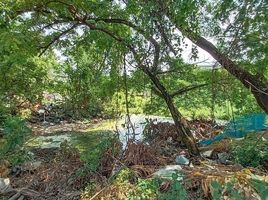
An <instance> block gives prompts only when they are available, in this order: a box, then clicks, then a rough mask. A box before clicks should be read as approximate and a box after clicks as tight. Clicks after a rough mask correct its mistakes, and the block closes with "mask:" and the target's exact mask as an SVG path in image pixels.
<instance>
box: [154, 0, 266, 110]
mask: <svg viewBox="0 0 268 200" xmlns="http://www.w3.org/2000/svg"><path fill="white" fill-rule="evenodd" d="M157 3H158V4H159V5H160V8H166V7H167V6H166V5H164V4H165V3H164V4H163V1H157ZM162 11H164V12H165V13H163V14H165V15H166V16H167V17H168V18H169V19H170V20H171V21H172V22H173V23H174V25H175V26H176V28H177V29H179V30H180V31H181V32H182V34H183V35H184V36H185V37H187V38H188V39H190V40H191V41H192V42H193V43H194V44H196V45H197V46H199V47H200V48H202V49H204V50H205V51H206V52H208V53H209V54H210V55H211V56H212V57H213V58H214V59H215V60H217V61H218V62H219V63H220V64H221V65H222V67H223V68H224V69H226V70H227V71H228V72H229V73H230V74H232V75H233V76H234V77H235V78H236V79H238V80H239V81H240V82H241V83H242V84H243V85H244V86H245V87H246V88H248V89H249V90H250V91H251V93H252V94H253V95H254V97H255V99H256V101H257V103H258V105H259V106H260V107H261V109H262V110H263V111H264V112H266V113H267V114H268V84H267V83H263V82H262V81H261V80H260V78H259V77H258V76H255V75H253V74H251V73H250V72H248V71H246V70H245V69H243V68H242V67H240V66H239V65H237V64H235V63H234V62H233V61H232V60H231V59H230V58H228V57H227V55H224V54H223V53H221V52H220V51H219V50H218V49H217V48H216V47H215V46H214V45H213V44H212V43H211V42H209V41H208V40H206V39H205V38H203V37H201V36H198V35H196V34H194V33H193V31H192V30H191V29H189V28H188V27H186V28H182V27H180V24H178V23H177V22H176V21H175V20H174V19H173V17H172V13H170V12H169V10H168V9H163V10H162Z"/></svg>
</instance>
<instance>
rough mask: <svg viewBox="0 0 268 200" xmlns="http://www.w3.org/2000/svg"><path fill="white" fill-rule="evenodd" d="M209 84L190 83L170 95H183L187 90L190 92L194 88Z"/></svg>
mask: <svg viewBox="0 0 268 200" xmlns="http://www.w3.org/2000/svg"><path fill="white" fill-rule="evenodd" d="M207 85H209V84H208V83H203V84H200V85H189V86H186V87H184V88H181V89H179V90H177V91H175V92H173V93H172V94H170V96H171V97H172V98H174V97H175V96H177V95H182V94H184V93H186V92H189V91H191V90H194V89H197V88H201V87H204V86H207Z"/></svg>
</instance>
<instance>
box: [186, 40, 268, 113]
mask: <svg viewBox="0 0 268 200" xmlns="http://www.w3.org/2000/svg"><path fill="white" fill-rule="evenodd" d="M189 38H190V37H189ZM190 39H191V38H190ZM191 41H192V42H193V43H195V44H196V45H197V46H199V47H200V48H202V49H204V50H205V51H207V52H208V53H209V54H210V55H211V56H212V57H213V58H214V59H215V60H217V61H218V62H219V63H220V64H221V65H222V67H223V68H224V69H226V70H227V71H228V72H229V73H230V74H232V75H233V76H234V77H235V78H237V79H238V80H239V81H240V82H241V83H242V84H243V85H244V86H245V87H246V88H248V89H249V90H250V91H251V93H252V94H253V95H254V97H255V99H256V101H257V103H258V105H259V106H260V107H261V108H262V109H263V110H264V111H265V112H266V113H267V114H268V84H265V83H263V82H262V81H261V80H260V78H259V77H257V76H254V75H253V74H251V73H249V72H248V71H246V70H244V69H243V68H242V67H240V66H239V65H237V64H235V63H234V62H233V61H232V60H231V59H229V58H228V57H227V56H226V55H224V54H222V53H220V52H219V50H218V49H217V48H216V47H215V46H214V45H213V44H212V43H211V42H209V41H208V40H206V39H205V38H203V37H198V38H197V39H195V40H194V39H191Z"/></svg>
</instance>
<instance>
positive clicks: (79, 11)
mask: <svg viewBox="0 0 268 200" xmlns="http://www.w3.org/2000/svg"><path fill="white" fill-rule="evenodd" d="M248 2H249V1H246V3H245V6H242V7H239V6H237V5H233V4H230V5H227V6H225V7H224V9H225V10H228V9H229V8H230V9H231V8H235V9H236V10H238V11H241V10H242V11H243V9H244V7H247V6H248V5H249V6H250V5H251V4H252V3H254V2H255V1H254V2H249V4H248ZM256 2H258V3H259V4H260V5H261V7H262V6H263V4H264V7H263V8H262V12H264V11H265V9H266V8H265V5H266V4H265V3H264V2H263V1H260V2H259V1H256ZM256 2H255V3H256ZM217 3H218V4H219V5H221V4H223V3H222V2H221V1H217ZM218 4H217V5H218ZM203 7H205V8H208V9H203ZM4 8H5V11H4V12H2V16H5V17H6V18H7V20H6V21H9V22H10V20H9V19H12V20H11V21H14V19H15V20H18V17H19V19H20V20H21V21H23V22H24V23H27V25H28V26H29V27H30V28H29V29H28V31H29V32H30V33H31V34H35V35H36V34H37V35H40V38H43V40H41V42H40V43H41V48H40V51H41V55H43V54H44V53H45V52H46V51H47V50H48V49H49V48H50V47H51V46H58V47H60V48H61V49H68V48H70V47H71V46H72V45H76V43H75V38H78V37H80V36H79V31H80V32H82V36H81V37H82V38H94V39H93V40H92V43H94V45H95V44H96V45H97V46H106V47H107V48H110V47H111V43H112V42H111V41H113V42H116V43H117V44H118V45H119V46H118V48H117V51H120V52H121V53H122V55H125V54H126V55H127V60H128V62H129V63H131V64H133V65H135V66H136V67H137V68H139V69H140V70H142V71H143V72H144V73H145V74H146V75H147V77H148V78H149V79H150V80H151V82H152V84H153V86H154V91H155V92H156V93H157V94H158V95H159V96H160V97H162V98H163V99H164V100H165V102H166V104H167V106H168V108H169V111H170V113H171V115H172V117H173V119H174V122H175V125H176V128H177V132H178V134H180V135H181V138H182V140H183V142H184V143H185V144H186V146H187V147H188V149H189V151H190V152H191V153H192V154H196V155H198V154H199V152H198V149H197V147H196V144H195V142H194V138H193V136H192V133H191V131H190V129H189V126H188V125H187V122H186V121H185V120H184V118H183V116H182V115H181V113H180V112H179V111H178V109H177V108H176V106H175V104H174V102H173V97H174V96H175V95H177V94H180V93H181V92H183V91H188V90H191V89H195V88H197V87H199V86H196V85H193V86H188V87H187V88H179V90H178V91H169V90H168V89H167V87H166V86H165V85H164V84H163V82H161V80H160V79H159V74H161V73H163V72H164V71H165V70H169V69H170V68H171V62H170V61H171V60H176V59H178V58H180V55H181V53H182V51H183V48H182V46H183V45H187V44H186V43H185V37H187V38H189V39H190V40H191V41H192V42H193V43H194V44H196V45H197V46H200V47H201V48H203V49H205V50H206V51H208V52H209V53H210V54H211V55H212V56H213V57H214V58H215V59H216V60H217V61H218V62H219V63H220V64H221V65H222V66H223V67H224V68H225V69H226V70H227V71H228V72H229V73H231V74H232V75H234V76H235V77H236V78H237V79H238V80H240V81H241V83H242V84H243V85H244V86H245V87H247V88H251V92H252V93H253V95H254V96H255V98H256V100H257V102H258V104H259V105H260V107H261V108H262V109H263V110H264V111H266V112H267V107H268V105H267V102H268V101H267V98H268V97H267V90H268V88H267V85H266V84H265V82H264V79H265V77H263V80H260V79H258V78H257V76H256V75H253V74H252V73H251V72H250V71H248V70H246V69H244V68H242V67H240V65H238V64H235V62H234V61H233V60H231V59H230V58H229V57H228V56H227V54H226V53H222V52H221V51H220V50H219V49H218V48H216V47H215V46H214V45H213V44H212V43H210V42H209V41H208V40H206V39H205V38H203V37H201V33H202V31H203V32H205V31H206V32H209V30H210V29H212V31H211V33H210V34H215V35H214V36H215V37H217V36H218V35H217V34H216V31H215V30H217V29H221V25H222V21H221V19H222V18H221V16H220V15H219V14H218V13H219V12H221V11H224V9H223V8H220V11H218V13H217V12H216V11H217V9H219V8H218V7H213V6H211V5H210V2H209V1H197V0H196V1H186V0H185V1H184V0H182V1H176V0H174V1H172V0H169V1H158V0H151V1H134V0H133V1H132V0H129V1H122V2H121V1H105V0H103V1H79V0H76V1H61V0H55V1H27V2H26V3H25V2H20V1H19V2H17V3H16V4H14V3H11V1H10V2H9V1H7V3H6V4H4ZM8 8H9V9H8ZM209 9H210V10H212V11H209ZM202 11H204V13H205V15H206V14H211V13H212V15H213V16H215V17H216V20H211V22H212V25H211V24H208V23H205V22H206V21H208V20H207V19H206V16H205V15H203V14H202ZM242 11H241V12H242ZM209 12H210V13H209ZM242 13H243V12H242ZM264 13H265V12H264ZM25 14H28V15H30V17H25ZM248 15H249V14H248ZM239 19H240V18H239ZM217 20H218V21H217ZM264 20H265V18H262V19H261V21H262V23H264ZM240 21H241V23H242V22H243V20H241V19H240ZM7 23H8V22H7ZM203 24H204V27H203V26H202V25H203ZM264 24H265V23H264ZM214 29H215V30H214ZM218 32H219V31H218ZM96 35H97V37H96ZM219 44H220V43H219ZM224 47H225V48H227V47H228V45H225V46H224V43H222V49H224ZM111 48H112V47H111ZM196 53H197V52H196V47H195V46H193V57H196ZM234 58H235V56H234ZM265 58H266V57H265ZM111 59H114V58H111ZM264 64H267V63H264ZM203 85H205V84H201V86H203ZM201 86H200V87H201Z"/></svg>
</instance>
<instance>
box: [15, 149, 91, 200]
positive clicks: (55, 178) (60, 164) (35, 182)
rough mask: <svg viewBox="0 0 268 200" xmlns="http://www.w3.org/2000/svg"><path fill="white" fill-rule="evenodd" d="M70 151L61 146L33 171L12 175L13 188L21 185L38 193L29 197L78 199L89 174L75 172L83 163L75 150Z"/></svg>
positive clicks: (40, 199) (41, 199)
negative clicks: (54, 154) (80, 174)
mask: <svg viewBox="0 0 268 200" xmlns="http://www.w3.org/2000/svg"><path fill="white" fill-rule="evenodd" d="M46 151H47V150H46ZM70 152H71V150H70V149H69V150H66V149H63V148H61V149H60V150H59V152H58V153H57V155H56V157H54V158H53V157H52V158H50V160H49V161H47V162H44V163H43V164H42V165H41V166H40V167H39V168H38V169H36V170H35V171H34V172H33V171H31V172H28V173H27V172H24V173H20V174H18V175H17V176H15V177H12V178H11V183H12V186H13V188H21V187H22V186H23V187H27V188H29V189H31V190H34V191H36V192H38V193H39V194H40V196H38V198H30V199H38V200H43V199H51V200H54V199H55V200H56V199H57V200H58V199H62V200H63V199H66V200H69V199H72V200H74V199H80V193H81V192H80V191H81V190H82V189H84V188H85V186H86V185H87V183H88V181H89V180H90V178H91V177H90V174H88V175H84V176H79V175H78V174H77V172H78V170H81V169H82V168H83V166H84V165H83V163H82V162H81V161H80V159H79V155H77V154H76V153H75V152H76V151H74V152H72V153H70ZM39 153H40V152H39Z"/></svg>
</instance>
